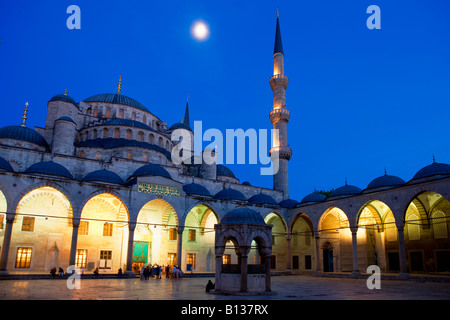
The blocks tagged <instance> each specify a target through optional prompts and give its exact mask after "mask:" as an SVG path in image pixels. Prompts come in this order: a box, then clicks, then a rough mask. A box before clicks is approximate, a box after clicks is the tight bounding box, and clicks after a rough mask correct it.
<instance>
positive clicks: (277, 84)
mask: <svg viewBox="0 0 450 320" xmlns="http://www.w3.org/2000/svg"><path fill="white" fill-rule="evenodd" d="M288 84H289V79H288V77H287V76H285V75H284V74H274V75H273V76H272V77H271V78H270V87H271V88H272V90H275V89H277V88H283V89H285V90H286V88H287V86H288Z"/></svg>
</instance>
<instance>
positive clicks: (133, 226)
mask: <svg viewBox="0 0 450 320" xmlns="http://www.w3.org/2000/svg"><path fill="white" fill-rule="evenodd" d="M134 229H136V223H135V222H130V223H129V224H128V250H127V270H126V271H125V272H126V274H128V275H134V272H133V244H134Z"/></svg>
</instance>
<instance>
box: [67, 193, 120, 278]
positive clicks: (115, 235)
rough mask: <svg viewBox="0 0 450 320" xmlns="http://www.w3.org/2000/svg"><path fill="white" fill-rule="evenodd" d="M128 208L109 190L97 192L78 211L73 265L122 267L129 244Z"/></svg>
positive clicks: (101, 268) (107, 268)
mask: <svg viewBox="0 0 450 320" xmlns="http://www.w3.org/2000/svg"><path fill="white" fill-rule="evenodd" d="M128 221H129V214H128V209H127V207H126V205H125V204H124V202H123V201H122V200H121V199H120V198H118V197H117V196H115V195H113V194H111V193H100V194H98V195H96V196H94V197H92V198H90V199H89V201H87V202H86V204H85V205H84V207H83V210H82V211H81V217H80V224H79V227H78V241H77V249H76V254H75V264H76V265H77V266H78V267H79V268H81V269H84V270H87V271H92V270H94V269H96V268H98V269H99V272H114V273H116V272H117V270H118V269H119V268H122V270H125V267H126V261H127V248H128V247H127V244H128V232H129V231H128Z"/></svg>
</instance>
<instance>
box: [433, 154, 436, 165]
mask: <svg viewBox="0 0 450 320" xmlns="http://www.w3.org/2000/svg"><path fill="white" fill-rule="evenodd" d="M433 163H436V158H435V157H434V154H433Z"/></svg>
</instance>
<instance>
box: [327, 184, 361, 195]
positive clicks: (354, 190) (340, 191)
mask: <svg viewBox="0 0 450 320" xmlns="http://www.w3.org/2000/svg"><path fill="white" fill-rule="evenodd" d="M361 191H362V190H361V189H360V188H358V187H355V186H352V185H349V184H345V185H344V186H342V187H339V188H337V189H336V190H334V191H333V192H332V193H331V194H330V198H331V197H337V196H352V195H355V194H360V193H361Z"/></svg>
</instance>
